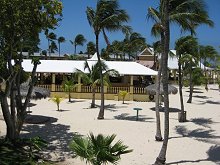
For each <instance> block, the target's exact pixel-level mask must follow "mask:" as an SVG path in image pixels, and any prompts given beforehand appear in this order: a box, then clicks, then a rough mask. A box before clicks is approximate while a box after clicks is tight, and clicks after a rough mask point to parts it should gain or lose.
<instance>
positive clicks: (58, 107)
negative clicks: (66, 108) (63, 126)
mask: <svg viewBox="0 0 220 165" xmlns="http://www.w3.org/2000/svg"><path fill="white" fill-rule="evenodd" d="M63 100H64V99H63V98H62V97H59V96H57V95H55V96H54V97H53V98H51V99H49V101H53V102H54V103H55V104H56V105H57V111H60V103H61V101H63Z"/></svg>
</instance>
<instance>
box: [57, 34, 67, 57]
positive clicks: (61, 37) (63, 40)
mask: <svg viewBox="0 0 220 165" xmlns="http://www.w3.org/2000/svg"><path fill="white" fill-rule="evenodd" d="M57 41H58V45H59V56H60V44H61V43H63V42H65V41H66V39H65V38H64V37H63V36H60V37H59V38H58V39H57Z"/></svg>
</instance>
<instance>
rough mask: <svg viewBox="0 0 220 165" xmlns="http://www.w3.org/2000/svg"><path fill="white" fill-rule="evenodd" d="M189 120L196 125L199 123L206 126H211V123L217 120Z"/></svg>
mask: <svg viewBox="0 0 220 165" xmlns="http://www.w3.org/2000/svg"><path fill="white" fill-rule="evenodd" d="M191 122H193V123H194V124H196V125H201V126H203V127H206V128H211V126H210V125H211V124H213V123H217V122H213V121H212V119H211V118H208V119H206V118H194V119H192V120H191Z"/></svg>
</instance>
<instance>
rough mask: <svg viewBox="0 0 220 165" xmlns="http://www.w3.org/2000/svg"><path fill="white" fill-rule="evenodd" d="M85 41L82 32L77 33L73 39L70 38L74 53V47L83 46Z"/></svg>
mask: <svg viewBox="0 0 220 165" xmlns="http://www.w3.org/2000/svg"><path fill="white" fill-rule="evenodd" d="M85 42H86V39H85V37H84V36H83V35H82V34H78V35H77V36H76V37H75V39H74V41H71V40H70V43H71V44H72V45H73V46H74V54H76V47H77V46H78V45H81V46H83V45H84V43H85Z"/></svg>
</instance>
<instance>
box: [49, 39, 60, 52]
mask: <svg viewBox="0 0 220 165" xmlns="http://www.w3.org/2000/svg"><path fill="white" fill-rule="evenodd" d="M49 49H50V52H51V53H55V51H57V50H58V48H57V44H56V42H55V41H51V44H50V46H49Z"/></svg>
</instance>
